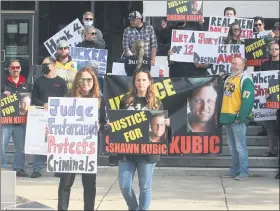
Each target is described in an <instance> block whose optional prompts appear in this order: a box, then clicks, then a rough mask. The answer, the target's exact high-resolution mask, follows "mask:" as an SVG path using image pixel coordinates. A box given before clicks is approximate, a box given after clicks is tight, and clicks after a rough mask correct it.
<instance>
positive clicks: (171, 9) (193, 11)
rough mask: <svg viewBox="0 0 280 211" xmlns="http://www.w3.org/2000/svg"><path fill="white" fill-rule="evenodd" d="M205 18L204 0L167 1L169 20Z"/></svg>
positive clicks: (196, 20)
mask: <svg viewBox="0 0 280 211" xmlns="http://www.w3.org/2000/svg"><path fill="white" fill-rule="evenodd" d="M202 20H203V1H196V0H191V1H167V21H192V22H199V21H202Z"/></svg>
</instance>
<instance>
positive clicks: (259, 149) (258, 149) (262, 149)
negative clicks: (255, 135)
mask: <svg viewBox="0 0 280 211" xmlns="http://www.w3.org/2000/svg"><path fill="white" fill-rule="evenodd" d="M247 149H248V154H249V157H254V156H258V157H262V156H263V154H264V153H266V152H267V151H268V146H248V147H247ZM222 155H223V156H230V155H231V154H230V150H229V147H228V146H223V151H222Z"/></svg>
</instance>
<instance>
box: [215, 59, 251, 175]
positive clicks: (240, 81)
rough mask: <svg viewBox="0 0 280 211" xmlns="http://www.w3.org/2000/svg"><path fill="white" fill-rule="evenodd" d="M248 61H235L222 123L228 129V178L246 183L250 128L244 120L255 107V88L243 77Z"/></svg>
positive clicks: (228, 85) (226, 90) (245, 75)
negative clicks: (229, 154) (230, 163)
mask: <svg viewBox="0 0 280 211" xmlns="http://www.w3.org/2000/svg"><path fill="white" fill-rule="evenodd" d="M245 64H246V59H244V58H241V57H236V58H233V59H232V75H231V76H229V77H228V78H227V79H226V81H225V84H224V94H223V103H222V110H221V115H220V123H221V124H223V125H225V127H226V135H227V141H228V146H229V149H230V152H231V160H232V166H231V169H230V172H229V174H228V175H225V176H224V177H233V178H235V179H236V180H246V179H248V175H249V168H248V150H247V144H246V130H247V126H246V124H245V120H246V119H247V118H248V117H249V116H250V114H251V113H252V110H253V105H254V84H253V81H252V79H251V78H249V76H248V75H247V74H246V73H244V72H243V71H244V69H245Z"/></svg>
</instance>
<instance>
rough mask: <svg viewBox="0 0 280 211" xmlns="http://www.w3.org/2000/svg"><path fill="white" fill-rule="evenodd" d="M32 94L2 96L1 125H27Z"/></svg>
mask: <svg viewBox="0 0 280 211" xmlns="http://www.w3.org/2000/svg"><path fill="white" fill-rule="evenodd" d="M30 103H31V93H12V94H10V95H9V96H6V95H5V94H1V124H3V125H6V124H25V123H26V115H27V112H28V109H29V107H30Z"/></svg>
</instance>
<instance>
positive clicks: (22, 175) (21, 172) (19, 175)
mask: <svg viewBox="0 0 280 211" xmlns="http://www.w3.org/2000/svg"><path fill="white" fill-rule="evenodd" d="M17 177H29V175H28V174H27V173H26V172H25V171H24V170H23V169H21V170H18V171H17Z"/></svg>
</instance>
